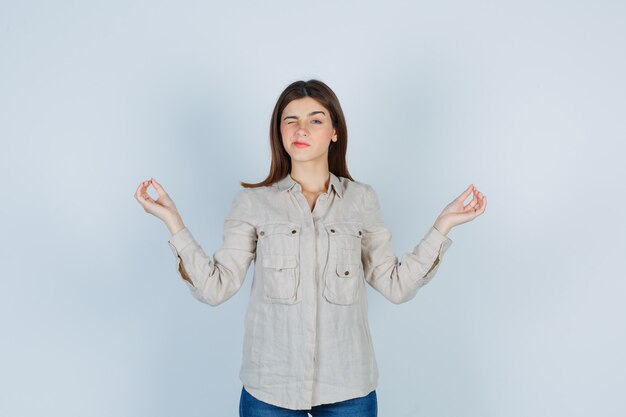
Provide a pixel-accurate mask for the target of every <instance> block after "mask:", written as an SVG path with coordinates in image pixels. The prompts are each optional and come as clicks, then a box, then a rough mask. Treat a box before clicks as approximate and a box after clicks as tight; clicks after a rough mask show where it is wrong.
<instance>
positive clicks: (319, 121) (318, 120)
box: [313, 119, 322, 124]
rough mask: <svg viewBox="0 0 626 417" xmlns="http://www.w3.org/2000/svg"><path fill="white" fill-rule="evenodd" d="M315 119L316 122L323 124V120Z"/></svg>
mask: <svg viewBox="0 0 626 417" xmlns="http://www.w3.org/2000/svg"><path fill="white" fill-rule="evenodd" d="M313 121H314V122H320V124H322V121H321V120H317V119H315V120H313Z"/></svg>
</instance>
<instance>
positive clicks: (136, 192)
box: [135, 181, 147, 201]
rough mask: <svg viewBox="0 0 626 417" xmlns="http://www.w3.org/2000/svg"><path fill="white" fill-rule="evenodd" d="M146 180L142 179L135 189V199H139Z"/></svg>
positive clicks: (143, 190)
mask: <svg viewBox="0 0 626 417" xmlns="http://www.w3.org/2000/svg"><path fill="white" fill-rule="evenodd" d="M146 182H147V181H143V182H142V183H140V184H139V186H138V187H137V190H136V191H135V198H136V199H137V201H140V200H141V195H142V193H143V192H145V188H146Z"/></svg>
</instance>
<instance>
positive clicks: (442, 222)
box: [434, 184, 487, 235]
mask: <svg viewBox="0 0 626 417" xmlns="http://www.w3.org/2000/svg"><path fill="white" fill-rule="evenodd" d="M472 192H473V193H474V198H472V200H471V201H470V202H469V203H467V205H463V202H464V201H465V199H467V197H469V195H470V194H471V193H472ZM486 207H487V197H486V196H485V195H484V194H483V193H481V192H480V191H478V189H477V188H476V187H474V185H473V184H472V185H470V186H469V187H467V189H466V190H465V191H463V192H462V193H461V195H459V196H458V197H457V198H455V199H454V200H453V201H452V202H451V203H450V204H448V205H447V206H446V208H444V209H443V211H442V212H441V214H440V215H439V217H437V220H436V221H435V225H434V226H435V228H436V229H437V230H439V231H440V232H441V233H443V234H444V235H445V234H447V233H448V232H449V231H450V229H452V228H453V227H454V226H458V225H459V224H463V223H467V222H469V221H471V220H474V219H475V218H476V217H478V216H480V215H481V214H483V213H484V212H485V208H486Z"/></svg>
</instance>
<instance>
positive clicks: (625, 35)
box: [0, 1, 626, 417]
mask: <svg viewBox="0 0 626 417" xmlns="http://www.w3.org/2000/svg"><path fill="white" fill-rule="evenodd" d="M625 12H626V7H625V6H624V3H623V2H617V1H593V2H592V1H573V2H572V1H558V2H556V1H554V2H545V1H524V2H522V1H519V2H490V1H476V2H463V1H440V2H436V3H433V2H415V1H411V2H409V1H406V2H404V1H385V2H384V3H382V4H380V3H379V2H376V3H374V2H358V1H332V2H326V1H316V2H293V1H280V2H277V1H270V2H248V3H246V2H229V3H228V5H227V4H226V2H194V1H177V2H173V1H172V2H165V1H158V2H148V1H144V2H137V1H133V2H129V1H107V2H104V1H103V2H70V1H57V2H43V1H39V2H8V1H3V2H1V3H0V139H1V141H2V152H1V153H0V169H1V170H2V172H1V173H0V174H1V175H0V178H1V181H2V183H1V184H0V186H1V188H2V191H3V193H4V198H3V199H2V204H0V218H2V219H3V220H4V224H3V233H2V237H1V238H0V239H1V251H0V260H1V265H2V280H1V287H0V326H1V329H2V343H0V393H1V394H0V396H1V399H0V414H1V415H5V416H38V415H48V416H85V415H88V416H113V415H115V416H133V417H136V416H151V417H155V416H173V415H185V416H235V415H237V410H238V401H239V394H240V390H241V385H240V382H239V379H238V372H239V366H240V360H241V345H242V338H243V316H244V312H245V308H246V305H247V301H248V294H249V290H250V284H251V282H252V274H251V271H252V270H251V269H250V270H249V275H248V278H247V280H246V282H245V286H244V287H243V288H242V289H241V290H240V291H239V292H238V293H237V294H236V295H235V296H234V297H233V298H231V299H230V300H228V301H227V302H226V303H224V304H222V305H221V306H219V307H218V308H212V307H210V306H208V305H205V304H202V303H199V302H197V301H196V300H195V299H193V298H192V297H191V295H190V293H189V292H188V290H187V289H186V287H185V285H184V283H183V282H182V281H180V279H179V278H178V276H177V275H176V272H175V259H174V257H173V254H172V253H171V251H170V248H169V247H168V245H167V240H168V239H169V232H168V231H167V229H166V227H165V226H164V225H163V224H162V223H161V222H160V221H159V220H158V219H156V218H155V217H153V216H150V215H149V214H146V213H144V211H143V210H142V208H141V207H140V206H139V204H138V203H137V201H135V199H134V198H133V193H134V192H135V189H136V187H137V186H138V184H139V182H140V181H142V180H145V179H148V178H150V177H151V176H153V177H154V178H156V179H157V180H159V181H160V182H161V183H162V184H163V185H164V187H165V188H166V190H167V191H168V192H169V193H170V195H171V196H172V198H173V199H174V201H175V202H176V204H177V206H178V208H179V210H180V211H181V213H182V215H183V218H184V220H185V222H186V224H187V226H188V227H189V228H190V230H191V231H192V232H193V233H194V235H195V236H196V237H197V238H198V240H199V241H200V242H201V244H202V245H203V248H204V249H205V251H206V252H208V253H211V254H212V253H213V252H214V251H215V250H216V249H217V248H218V247H219V245H220V243H221V239H222V236H221V233H222V222H223V219H224V216H225V215H226V213H227V210H228V206H229V204H230V201H231V199H232V197H233V196H234V194H235V192H236V191H237V190H238V189H239V185H238V181H240V180H243V181H259V180H261V179H263V178H264V177H265V175H266V173H267V172H268V169H269V158H270V154H269V146H268V128H269V121H270V116H271V111H272V108H273V106H274V103H275V101H276V99H277V98H278V95H279V93H280V92H281V91H282V90H283V88H285V87H286V86H287V85H288V84H289V83H291V82H292V81H295V80H298V79H309V78H319V79H321V80H322V81H324V82H326V83H328V85H329V86H331V88H333V90H334V91H335V92H336V93H337V95H338V97H339V99H340V101H341V103H342V106H343V109H344V112H345V115H346V118H347V122H348V129H349V148H348V149H349V152H348V162H349V167H350V171H351V173H352V175H353V177H354V178H355V179H357V180H359V181H363V182H366V183H370V184H372V185H373V186H374V188H375V189H376V190H377V192H378V194H379V196H380V200H381V204H382V207H383V211H384V217H385V221H386V223H387V225H388V227H389V228H390V229H391V230H392V232H393V240H392V242H393V244H394V248H395V250H396V252H397V255H398V256H400V255H402V254H403V253H405V252H407V251H409V250H411V249H412V247H413V246H414V245H415V244H416V243H418V242H419V240H420V239H421V238H422V236H423V235H424V233H425V232H426V231H427V230H428V228H429V227H430V226H431V225H432V223H433V222H434V221H435V218H436V217H437V215H438V214H439V212H440V211H441V210H442V209H443V207H444V206H445V205H446V204H447V203H448V202H450V201H451V200H452V199H453V198H454V197H456V196H457V195H458V194H459V193H460V192H462V191H463V189H465V187H467V186H468V185H469V184H470V183H474V184H475V185H477V187H478V188H479V189H480V190H481V191H483V192H484V193H485V194H486V195H487V197H488V199H489V205H488V207H487V210H486V212H485V214H484V215H483V216H481V217H479V218H477V219H476V220H475V221H473V222H470V223H466V224H464V225H461V226H459V227H458V228H454V229H453V230H452V231H451V232H450V234H449V236H450V237H451V238H452V239H453V241H454V243H453V245H452V246H451V248H450V249H449V251H448V252H447V253H446V255H445V259H444V260H443V264H442V266H441V268H440V270H439V272H438V275H437V276H436V278H435V279H434V280H433V281H432V282H431V283H430V284H428V285H427V286H426V287H423V288H422V289H421V290H420V292H419V293H418V295H417V297H416V298H414V299H413V300H412V301H410V302H408V303H406V304H402V305H393V304H391V303H390V302H388V301H387V300H386V299H384V298H383V297H382V295H380V294H379V293H377V292H375V291H374V290H373V289H372V288H371V287H368V289H367V292H368V299H369V300H370V310H369V316H370V323H371V327H372V336H373V338H374V346H375V350H376V354H377V358H378V363H379V367H380V385H379V387H378V390H377V392H378V396H379V397H378V398H379V414H380V415H381V416H441V417H444V416H451V417H452V416H460V415H463V416H480V417H485V416H507V417H516V416H532V417H535V416H555V415H567V416H589V415H601V416H623V415H625V414H626V400H624V396H623V394H624V391H625V389H626V359H625V357H624V354H623V352H624V351H625V350H626V331H625V330H626V328H625V327H626V326H625V325H624V317H625V314H626V304H625V303H624V295H625V293H626V281H625V280H624V278H625V276H624V275H625V274H624V271H625V261H624V250H625V249H626V248H625V245H624V232H625V231H626V230H625V229H626V225H625V220H624V214H623V212H624V204H625V202H626V201H625V198H624V190H625V187H624V185H623V181H624V179H625V178H626V175H625V174H626V172H625V168H624V163H623V153H624V150H625V147H624V145H623V143H624V140H625V139H626V135H625V130H626V129H625V127H624V115H625V110H626V106H625V100H626V99H625V97H626V94H625V93H626V91H625V90H626V89H625V87H626V82H625V81H624V73H626V65H625V64H626V59H625V54H624V51H625V45H624V43H625V42H624V39H626V13H625ZM151 193H152V195H155V193H154V190H151ZM407 223H408V224H410V226H409V227H406V226H405V225H406V224H407Z"/></svg>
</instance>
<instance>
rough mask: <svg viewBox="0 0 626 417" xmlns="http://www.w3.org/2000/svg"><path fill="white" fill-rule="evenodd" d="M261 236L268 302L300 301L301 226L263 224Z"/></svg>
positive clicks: (258, 242) (258, 231)
mask: <svg viewBox="0 0 626 417" xmlns="http://www.w3.org/2000/svg"><path fill="white" fill-rule="evenodd" d="M257 238H258V240H257V246H258V247H257V249H258V250H260V251H261V254H260V256H261V257H262V261H261V265H262V267H263V268H262V277H261V280H262V281H263V293H264V298H265V301H266V302H268V303H279V304H296V303H298V302H300V300H301V299H302V287H301V285H300V259H299V253H300V225H299V224H297V223H292V222H279V223H267V224H264V225H260V226H259V227H258V228H257Z"/></svg>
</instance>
